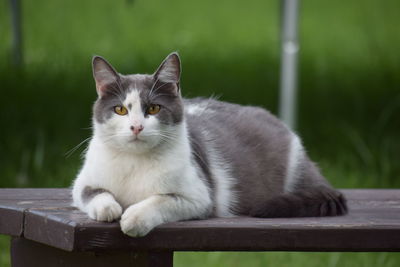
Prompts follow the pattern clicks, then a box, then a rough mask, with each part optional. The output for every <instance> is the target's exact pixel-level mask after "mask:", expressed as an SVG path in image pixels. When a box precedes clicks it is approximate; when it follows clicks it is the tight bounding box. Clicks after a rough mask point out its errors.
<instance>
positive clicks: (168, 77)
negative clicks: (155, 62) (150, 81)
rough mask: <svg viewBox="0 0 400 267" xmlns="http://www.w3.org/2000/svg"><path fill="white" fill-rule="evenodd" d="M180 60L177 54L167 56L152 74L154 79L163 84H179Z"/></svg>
mask: <svg viewBox="0 0 400 267" xmlns="http://www.w3.org/2000/svg"><path fill="white" fill-rule="evenodd" d="M180 77H181V60H180V58H179V55H178V53H177V52H173V53H171V54H169V55H168V56H167V57H166V58H165V59H164V61H163V62H162V63H161V65H160V66H159V67H158V69H157V70H156V72H155V73H154V78H155V79H156V80H158V81H160V82H165V83H176V84H178V83H179V79H180Z"/></svg>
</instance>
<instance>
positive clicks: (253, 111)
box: [184, 98, 290, 141]
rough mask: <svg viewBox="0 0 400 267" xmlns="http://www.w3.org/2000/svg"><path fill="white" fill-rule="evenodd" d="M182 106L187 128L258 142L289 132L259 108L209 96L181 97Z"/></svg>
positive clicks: (282, 135) (267, 112) (288, 133)
mask: <svg viewBox="0 0 400 267" xmlns="http://www.w3.org/2000/svg"><path fill="white" fill-rule="evenodd" d="M184 107H185V115H186V120H187V122H188V124H189V127H190V128H197V129H196V130H201V131H203V132H210V133H211V134H212V132H217V133H220V134H221V135H222V136H224V134H228V135H234V136H235V137H237V138H239V139H243V138H244V139H245V140H247V141H248V139H249V138H250V139H257V140H256V141H260V140H259V139H258V138H262V139H266V138H267V139H269V138H274V137H278V136H279V137H285V136H289V135H290V130H289V129H288V127H287V126H285V125H284V124H283V123H282V122H281V121H280V120H278V119H277V118H276V117H275V116H274V115H272V114H271V113H270V112H269V111H267V110H265V109H264V108H261V107H256V106H243V105H239V104H233V103H228V102H223V101H218V100H215V99H213V98H193V99H185V100H184ZM226 131H228V132H226ZM235 139H236V138H235ZM274 139H275V138H274ZM275 141H276V140H275Z"/></svg>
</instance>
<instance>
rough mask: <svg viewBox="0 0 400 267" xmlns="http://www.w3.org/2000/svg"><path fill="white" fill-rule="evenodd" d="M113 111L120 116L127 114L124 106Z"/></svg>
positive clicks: (116, 107)
mask: <svg viewBox="0 0 400 267" xmlns="http://www.w3.org/2000/svg"><path fill="white" fill-rule="evenodd" d="M114 111H115V113H117V114H118V115H121V116H123V115H126V114H128V110H127V109H126V107H124V106H115V107H114Z"/></svg>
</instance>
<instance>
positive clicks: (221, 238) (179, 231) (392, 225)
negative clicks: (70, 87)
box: [0, 189, 400, 251]
mask: <svg viewBox="0 0 400 267" xmlns="http://www.w3.org/2000/svg"><path fill="white" fill-rule="evenodd" d="M342 192H343V193H344V194H345V196H346V197H347V199H348V204H349V210H350V212H349V214H348V215H346V216H339V217H322V218H274V219H260V218H249V217H237V218H229V219H227V218H213V219H209V220H197V221H185V222H176V223H168V224H164V225H161V226H159V227H157V228H156V229H154V230H153V231H152V232H151V233H149V234H148V235H147V236H146V237H143V238H131V237H128V236H126V235H124V234H123V233H122V232H121V230H120V227H119V224H118V222H114V223H101V222H96V221H93V220H91V219H89V218H88V217H87V215H86V214H84V213H82V212H80V211H78V210H76V209H75V208H72V207H71V206H70V203H71V199H70V190H69V189H0V233H2V234H8V235H13V236H24V238H26V239H29V240H33V241H36V242H40V243H43V244H46V245H49V246H52V247H56V248H60V249H63V250H66V251H105V250H136V251H146V250H152V251H171V250H175V251H188V250H195V251H268V250H274V251H400V190H383V189H380V190H361V189H360V190H342Z"/></svg>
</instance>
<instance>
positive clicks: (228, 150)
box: [73, 53, 347, 236]
mask: <svg viewBox="0 0 400 267" xmlns="http://www.w3.org/2000/svg"><path fill="white" fill-rule="evenodd" d="M93 74H94V79H95V81H96V89H97V93H98V99H97V101H96V102H95V104H94V110H93V113H94V114H93V126H94V132H93V138H92V139H91V141H90V145H89V148H88V150H87V152H86V156H85V162H84V166H83V168H82V170H81V171H80V173H79V175H78V177H77V178H76V180H75V182H74V186H73V201H74V205H75V206H76V207H78V208H79V209H81V210H82V211H84V212H86V213H87V214H88V215H89V217H90V218H92V219H95V220H98V221H108V222H111V221H113V220H117V219H119V218H121V220H120V225H121V229H122V231H123V232H124V233H125V234H128V235H130V236H143V235H146V234H147V233H148V232H149V231H150V230H152V229H153V228H154V227H156V226H157V225H160V224H162V223H166V222H173V221H178V220H187V219H200V218H207V217H211V216H217V217H229V216H237V215H249V216H255V217H304V216H332V215H341V214H345V213H346V212H347V208H346V202H345V199H344V198H343V196H342V195H341V194H340V193H339V192H338V191H336V190H335V189H333V188H332V187H331V186H330V185H329V184H328V182H327V181H326V180H325V179H324V177H323V176H322V175H321V174H320V172H319V170H318V169H317V167H316V166H315V164H314V163H313V162H312V161H310V159H309V158H308V157H307V155H306V152H305V150H304V148H303V146H302V144H301V141H300V139H299V137H298V136H297V135H296V134H295V133H293V132H292V131H291V130H290V129H289V128H288V127H286V126H285V125H284V124H283V123H282V122H280V121H279V120H278V119H277V118H276V117H274V116H273V115H271V114H270V113H269V112H268V111H266V110H264V109H262V108H259V107H250V106H240V105H236V104H230V103H225V102H220V101H217V100H214V99H203V98H195V99H183V98H182V97H181V88H180V83H179V80H180V76H181V64H180V59H179V56H178V54H177V53H172V54H170V55H168V57H167V58H166V59H165V60H164V61H163V62H162V63H161V65H160V66H159V68H158V69H157V71H156V72H155V73H154V74H152V75H143V74H135V75H122V74H118V73H117V72H116V71H115V69H114V68H113V67H112V66H111V65H110V64H109V63H108V62H107V61H106V60H104V59H103V58H101V57H98V56H96V57H94V58H93Z"/></svg>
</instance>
